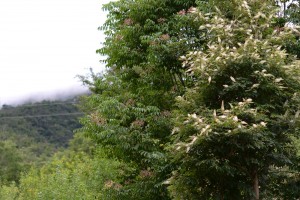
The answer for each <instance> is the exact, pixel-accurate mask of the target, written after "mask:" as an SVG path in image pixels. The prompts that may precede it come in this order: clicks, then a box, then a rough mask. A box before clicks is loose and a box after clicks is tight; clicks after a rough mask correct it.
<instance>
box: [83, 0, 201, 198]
mask: <svg viewBox="0 0 300 200" xmlns="http://www.w3.org/2000/svg"><path fill="white" fill-rule="evenodd" d="M195 5H196V3H195V1H192V0H188V1H187V0H184V1H183V0H176V1H171V0H163V1H156V0H150V1H149V0H147V1H146V0H129V1H128V0H121V1H117V2H111V3H109V4H108V5H106V6H105V7H104V8H105V9H106V10H107V11H109V14H108V20H107V21H106V23H105V24H104V26H103V27H102V29H104V30H105V33H106V35H107V38H106V41H105V42H104V47H103V48H102V49H100V50H98V52H99V53H100V54H102V55H105V56H106V60H105V62H106V65H107V67H108V71H107V73H106V74H105V75H97V74H94V73H91V77H87V78H84V77H82V78H83V82H84V83H86V84H87V85H89V87H90V89H91V91H93V94H92V95H91V96H89V97H86V98H85V99H84V100H83V108H84V110H86V111H87V113H88V115H87V116H86V117H85V118H84V119H82V124H83V125H84V127H83V128H82V129H81V131H82V132H84V133H85V134H86V135H88V136H89V137H90V138H92V139H93V140H94V141H96V142H97V144H98V145H99V146H102V147H105V149H106V153H107V154H108V155H110V156H111V157H116V158H118V159H120V160H122V161H124V162H126V163H129V164H130V165H131V166H133V168H134V169H135V171H134V173H133V174H132V175H131V176H129V177H124V183H125V182H126V183H127V184H125V185H123V186H124V187H122V190H121V192H120V193H121V194H120V195H121V196H120V197H119V198H122V199H126V198H128V199H132V198H138V199H169V196H168V194H167V190H166V186H165V185H163V184H162V182H163V181H164V180H165V179H166V178H167V175H168V174H169V172H170V169H171V166H170V164H169V163H168V158H167V157H166V155H165V152H166V151H165V149H164V147H165V144H166V143H168V141H169V135H170V133H171V128H172V124H171V122H170V119H171V115H170V111H171V109H172V107H173V106H174V99H175V97H176V96H177V95H179V94H181V93H182V92H183V90H184V87H185V86H186V85H188V84H189V81H190V80H189V78H188V77H186V74H185V72H184V70H183V69H182V66H181V61H179V57H180V55H182V54H185V53H187V52H188V51H189V50H190V49H192V48H200V46H202V44H203V43H204V42H205V40H203V39H202V38H201V36H200V35H199V34H198V27H197V26H195V24H194V22H193V20H190V14H189V12H190V11H189V9H190V8H191V7H192V6H195Z"/></svg>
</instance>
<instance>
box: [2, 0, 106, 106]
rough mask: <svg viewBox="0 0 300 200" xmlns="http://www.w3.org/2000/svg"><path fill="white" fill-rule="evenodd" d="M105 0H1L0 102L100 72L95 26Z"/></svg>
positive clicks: (69, 85) (99, 37) (59, 87)
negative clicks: (90, 69) (91, 69)
mask: <svg viewBox="0 0 300 200" xmlns="http://www.w3.org/2000/svg"><path fill="white" fill-rule="evenodd" d="M108 1H109V0H1V1H0V104H3V103H11V102H16V101H19V100H20V99H24V98H27V97H28V96H31V95H38V94H44V95H45V94H52V93H53V92H54V91H62V90H65V89H68V88H72V89H73V90H82V88H81V86H80V85H81V83H80V82H79V81H78V79H76V78H75V76H76V75H78V74H86V73H87V72H88V68H90V67H92V68H94V70H95V71H100V70H101V69H103V68H104V67H103V66H102V65H101V64H100V63H99V60H100V59H101V58H100V55H98V54H96V53H95V52H96V50H97V49H98V48H99V47H100V42H101V41H103V39H104V36H103V34H102V33H101V32H100V31H98V30H97V28H98V27H99V26H100V25H101V24H102V23H103V22H104V21H105V14H104V13H103V12H102V10H101V6H102V3H107V2H108Z"/></svg>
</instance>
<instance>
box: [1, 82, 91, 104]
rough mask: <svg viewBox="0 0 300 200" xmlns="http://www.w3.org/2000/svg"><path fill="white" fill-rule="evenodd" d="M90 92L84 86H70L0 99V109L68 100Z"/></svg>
mask: <svg viewBox="0 0 300 200" xmlns="http://www.w3.org/2000/svg"><path fill="white" fill-rule="evenodd" d="M88 93H89V90H88V88H87V87H84V86H70V87H67V88H64V89H56V90H51V91H42V92H35V93H31V94H26V95H19V96H18V95H17V94H16V95H15V96H11V97H2V98H0V108H1V107H2V106H3V105H11V106H18V105H22V104H26V103H35V102H40V101H43V100H49V101H55V100H67V99H70V98H73V97H76V96H79V95H85V94H88Z"/></svg>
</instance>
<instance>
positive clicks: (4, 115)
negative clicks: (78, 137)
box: [0, 97, 82, 162]
mask: <svg viewBox="0 0 300 200" xmlns="http://www.w3.org/2000/svg"><path fill="white" fill-rule="evenodd" d="M77 102H78V97H74V98H72V99H67V100H63V101H41V102H37V103H27V104H23V105H20V106H11V105H3V106H2V108H1V110H0V140H1V141H7V140H10V141H12V142H14V143H15V144H16V146H17V148H18V149H20V150H22V151H23V153H24V154H28V155H29V156H28V161H30V162H31V161H32V162H35V160H38V159H44V158H45V157H49V156H51V155H52V154H53V153H54V152H56V151H57V150H58V149H62V148H66V147H67V146H68V141H69V140H70V139H71V138H72V136H73V131H74V130H75V129H77V128H79V127H80V123H79V117H80V116H81V115H82V113H81V112H80V111H79V109H78V108H77V107H76V103H77Z"/></svg>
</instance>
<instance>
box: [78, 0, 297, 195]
mask: <svg viewBox="0 0 300 200" xmlns="http://www.w3.org/2000/svg"><path fill="white" fill-rule="evenodd" d="M274 5H275V2H274V1H258V0H247V1H242V0H231V1H226V2H225V1H222V0H209V1H199V2H197V3H196V1H182V0H177V1H171V0H162V1H156V0H120V1H116V2H112V3H109V4H107V5H106V6H105V10H107V11H108V13H109V14H108V20H107V21H106V23H105V24H104V26H103V27H102V29H103V30H104V31H105V33H106V36H107V37H106V41H105V42H104V44H103V45H104V46H103V48H102V49H100V50H98V52H99V53H100V54H102V55H104V56H106V59H105V63H106V65H107V69H108V70H107V72H106V73H105V74H104V75H98V74H94V73H91V76H90V77H82V80H83V82H84V83H86V84H87V85H88V86H89V87H90V89H91V91H92V92H93V94H92V95H90V96H88V97H85V98H83V101H82V102H83V104H82V107H83V109H84V110H85V111H86V112H87V115H86V117H84V118H83V119H82V124H83V125H84V127H83V128H82V129H81V132H83V133H85V134H86V135H87V136H88V137H90V138H91V139H92V140H93V141H95V142H96V143H97V145H98V146H100V147H101V149H102V151H105V153H106V154H107V155H108V156H110V157H112V158H116V159H120V160H122V161H123V162H125V163H126V164H127V165H128V166H130V167H131V169H134V170H133V171H132V173H131V174H127V175H124V176H123V178H122V179H121V180H120V181H119V184H120V185H122V187H121V188H120V190H118V192H117V193H116V196H113V197H112V198H116V199H134V198H136V199H169V198H174V199H199V198H203V199H249V198H252V197H253V198H255V199H258V198H259V195H261V196H263V195H265V196H266V195H269V194H271V195H270V197H271V196H272V195H274V196H278V197H279V196H280V195H281V196H282V197H285V198H287V197H286V196H284V195H286V194H287V192H284V191H283V190H281V189H280V188H278V187H277V185H278V184H282V185H284V184H286V183H287V182H289V180H291V179H292V178H293V180H296V181H297V177H296V172H297V169H296V165H295V159H296V151H295V147H294V146H293V140H292V139H293V137H292V136H293V135H294V137H295V136H297V134H296V133H297V124H298V120H297V117H298V115H299V114H298V112H297V111H298V105H299V102H298V93H297V92H298V91H299V88H300V86H299V81H298V74H299V73H298V69H297V67H296V61H295V58H294V57H293V56H289V55H287V54H286V52H285V51H284V50H283V49H284V48H287V44H290V42H291V41H294V35H293V34H292V32H291V30H290V29H289V28H282V27H279V28H278V20H276V18H277V16H276V14H277V12H278V11H276V10H274V9H275V7H274ZM276 27H277V28H276ZM289 52H291V51H289ZM295 116H296V117H295ZM174 126H175V128H174ZM172 129H173V131H172ZM286 171H289V173H286ZM278 177H280V179H278ZM167 178H170V179H168V180H167V181H165V180H166V179H167ZM163 183H164V184H163ZM167 186H169V191H170V194H171V195H169V194H168V193H167V190H166V187H167ZM284 186H286V187H285V188H287V184H286V185H284ZM259 187H261V191H260V190H259ZM297 195H298V194H297V193H294V194H292V193H291V194H290V196H289V197H290V198H297ZM263 197H264V196H263Z"/></svg>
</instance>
